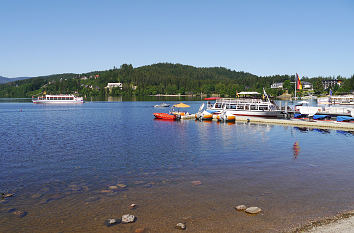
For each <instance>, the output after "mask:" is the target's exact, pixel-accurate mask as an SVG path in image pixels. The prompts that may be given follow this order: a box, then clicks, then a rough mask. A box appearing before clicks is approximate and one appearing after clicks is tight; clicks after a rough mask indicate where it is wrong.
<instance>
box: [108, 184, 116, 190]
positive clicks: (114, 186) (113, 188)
mask: <svg viewBox="0 0 354 233" xmlns="http://www.w3.org/2000/svg"><path fill="white" fill-rule="evenodd" d="M108 188H109V189H111V190H115V189H118V186H116V185H111V186H109V187H108Z"/></svg>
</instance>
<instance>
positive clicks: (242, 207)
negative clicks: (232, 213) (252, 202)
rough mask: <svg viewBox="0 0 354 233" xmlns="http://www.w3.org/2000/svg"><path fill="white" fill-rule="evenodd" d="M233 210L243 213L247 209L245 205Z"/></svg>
mask: <svg viewBox="0 0 354 233" xmlns="http://www.w3.org/2000/svg"><path fill="white" fill-rule="evenodd" d="M235 209H236V210H238V211H244V210H246V209H247V207H246V206H245V205H238V206H236V207H235Z"/></svg>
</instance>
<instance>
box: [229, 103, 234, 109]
mask: <svg viewBox="0 0 354 233" xmlns="http://www.w3.org/2000/svg"><path fill="white" fill-rule="evenodd" d="M228 108H229V109H236V105H234V104H230V105H229V107H228Z"/></svg>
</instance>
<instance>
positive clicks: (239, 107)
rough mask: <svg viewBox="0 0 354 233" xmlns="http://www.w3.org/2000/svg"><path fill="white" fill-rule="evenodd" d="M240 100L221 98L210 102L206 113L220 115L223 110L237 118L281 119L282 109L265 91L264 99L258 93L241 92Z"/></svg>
mask: <svg viewBox="0 0 354 233" xmlns="http://www.w3.org/2000/svg"><path fill="white" fill-rule="evenodd" d="M238 95H239V96H240V97H238V98H220V99H216V100H215V103H210V102H208V104H207V109H206V111H208V112H211V113H212V114H214V115H219V114H220V113H221V112H222V111H223V110H225V111H227V112H228V113H231V114H233V115H235V116H256V117H279V116H281V115H282V111H281V109H280V108H279V107H278V106H277V105H276V104H275V103H274V102H273V101H271V100H270V99H269V97H268V95H267V94H266V92H265V91H264V95H263V98H262V97H261V94H260V93H258V92H240V93H239V94H238Z"/></svg>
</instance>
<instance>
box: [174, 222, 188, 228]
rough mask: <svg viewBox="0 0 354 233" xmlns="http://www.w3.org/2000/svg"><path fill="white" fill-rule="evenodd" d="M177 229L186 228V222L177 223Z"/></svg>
mask: <svg viewBox="0 0 354 233" xmlns="http://www.w3.org/2000/svg"><path fill="white" fill-rule="evenodd" d="M175 228H176V229H179V230H185V229H186V224H184V223H181V222H180V223H177V225H176V226H175Z"/></svg>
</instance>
